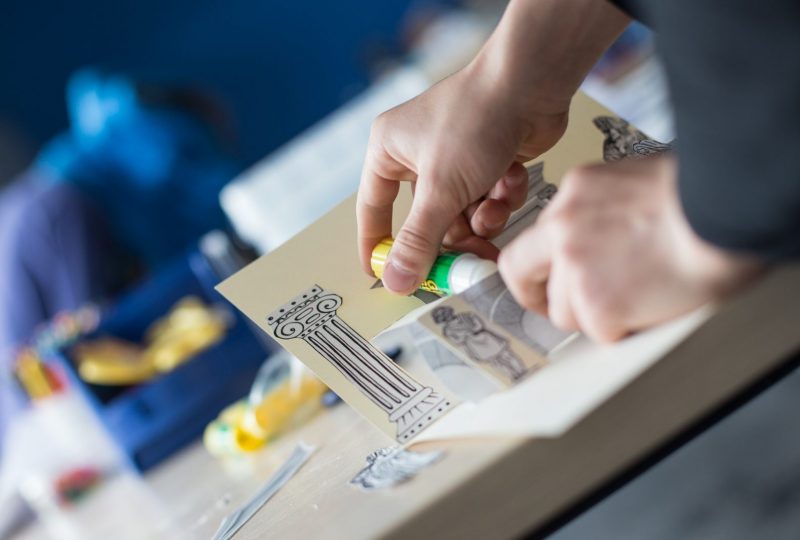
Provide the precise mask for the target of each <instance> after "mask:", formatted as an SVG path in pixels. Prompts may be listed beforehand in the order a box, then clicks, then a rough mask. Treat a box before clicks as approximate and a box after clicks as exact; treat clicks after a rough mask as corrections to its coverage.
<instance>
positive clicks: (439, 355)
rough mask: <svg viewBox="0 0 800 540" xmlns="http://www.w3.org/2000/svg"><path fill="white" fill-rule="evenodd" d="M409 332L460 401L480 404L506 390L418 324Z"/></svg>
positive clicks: (440, 378)
mask: <svg viewBox="0 0 800 540" xmlns="http://www.w3.org/2000/svg"><path fill="white" fill-rule="evenodd" d="M407 328H408V332H409V334H410V336H411V339H412V340H413V341H414V345H416V346H417V349H418V350H419V352H420V353H421V356H422V358H424V359H425V363H426V364H428V367H429V368H430V369H431V371H433V373H434V374H436V377H438V379H439V381H441V383H442V384H443V385H444V386H446V387H447V388H448V389H449V390H450V391H451V392H452V393H454V394H455V395H457V396H458V397H459V399H461V400H463V401H473V402H478V401H481V400H482V399H484V398H486V397H487V396H490V395H492V394H493V393H495V392H496V391H498V390H500V389H501V388H502V386H500V385H499V384H498V383H497V381H496V379H495V378H494V377H491V376H489V375H487V374H486V373H484V372H483V370H481V369H478V368H476V367H475V366H474V365H472V364H468V363H466V362H464V361H463V360H462V359H461V357H460V356H458V355H457V354H456V353H455V352H454V351H453V350H452V349H451V348H450V347H448V346H447V345H445V344H444V342H443V341H442V340H441V338H439V337H438V335H437V334H434V333H432V332H431V331H430V330H429V329H428V328H426V327H425V326H422V325H420V324H418V323H416V322H415V323H414V324H410V325H409V326H408V327H407Z"/></svg>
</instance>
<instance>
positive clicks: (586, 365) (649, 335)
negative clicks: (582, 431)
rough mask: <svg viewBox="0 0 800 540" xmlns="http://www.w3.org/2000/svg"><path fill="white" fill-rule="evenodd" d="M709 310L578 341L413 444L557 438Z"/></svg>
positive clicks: (463, 408) (683, 335) (461, 409)
mask: <svg viewBox="0 0 800 540" xmlns="http://www.w3.org/2000/svg"><path fill="white" fill-rule="evenodd" d="M712 313H713V309H712V308H711V307H705V308H702V309H699V310H697V311H695V312H693V313H691V314H689V315H687V316H685V317H682V318H680V319H677V320H675V321H672V322H669V323H667V324H663V325H661V326H659V327H656V328H653V329H651V330H648V331H646V332H642V333H640V334H637V335H635V336H632V337H629V338H627V339H625V340H623V341H621V342H619V343H615V344H612V345H598V344H596V343H593V342H591V341H589V340H588V339H587V338H585V337H583V336H580V337H578V338H577V339H575V340H573V341H570V342H568V343H567V344H566V345H565V346H564V347H563V348H562V349H560V350H557V351H555V352H553V353H552V354H551V355H550V360H551V364H549V365H548V366H547V367H546V368H544V369H542V370H540V371H538V372H537V373H536V374H535V375H534V376H532V377H529V378H528V379H526V380H524V381H523V382H522V383H520V384H518V385H517V386H515V387H513V388H511V389H508V390H506V391H504V392H497V393H494V394H492V395H490V396H489V397H487V398H486V399H484V400H482V401H481V402H480V403H469V402H465V403H462V404H460V405H459V406H458V407H456V408H455V409H454V410H452V411H451V412H450V413H449V414H448V415H447V416H445V417H444V418H442V419H441V420H440V421H439V422H437V423H436V424H435V425H433V426H431V428H430V429H428V430H426V431H425V432H424V433H422V435H420V436H419V437H418V438H417V439H415V440H414V442H415V443H416V442H422V441H431V440H439V439H453V438H470V437H496V436H506V437H508V436H512V437H520V436H526V437H535V436H538V437H557V436H559V435H561V434H563V433H564V432H566V431H567V430H568V429H569V428H570V427H572V426H573V425H575V424H576V423H577V422H578V421H580V420H581V419H582V418H583V417H585V416H586V415H587V414H589V413H590V412H591V411H592V410H594V409H595V408H596V407H597V406H598V405H600V404H601V403H603V402H604V401H605V400H606V399H608V398H609V397H611V396H612V395H614V394H615V393H616V392H617V391H619V390H620V389H622V388H623V387H624V386H625V385H626V384H628V383H629V382H631V381H632V380H633V379H634V378H636V377H637V376H638V375H640V374H641V373H643V372H644V371H645V370H646V369H647V368H649V367H650V366H652V365H653V364H655V363H656V362H657V361H658V360H660V359H661V358H662V357H663V356H664V355H665V354H666V353H667V352H669V351H670V350H671V349H672V348H673V347H675V346H676V345H677V344H679V343H680V342H681V341H683V340H684V339H685V338H686V337H687V336H688V335H689V334H691V333H692V332H693V331H694V330H695V329H697V328H698V327H699V326H700V325H701V324H702V323H703V322H705V321H706V319H708V317H709V316H710V315H711V314H712Z"/></svg>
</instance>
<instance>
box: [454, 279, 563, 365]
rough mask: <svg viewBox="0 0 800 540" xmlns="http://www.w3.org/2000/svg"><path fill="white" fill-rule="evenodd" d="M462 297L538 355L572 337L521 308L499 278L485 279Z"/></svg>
mask: <svg viewBox="0 0 800 540" xmlns="http://www.w3.org/2000/svg"><path fill="white" fill-rule="evenodd" d="M461 296H462V298H463V299H464V300H466V302H467V303H468V304H470V305H471V306H472V307H474V308H475V310H476V311H477V312H478V313H480V314H481V315H483V316H484V317H486V318H487V319H488V320H490V321H491V322H493V323H495V324H497V325H498V326H499V327H501V328H503V329H504V330H505V331H506V332H508V333H509V334H511V335H512V336H514V337H515V338H517V339H518V340H520V341H522V342H523V343H525V344H526V345H528V346H529V347H531V348H532V349H533V350H535V351H536V352H538V353H540V354H543V355H547V354H549V353H550V351H552V350H553V349H554V348H555V347H556V346H558V345H560V344H561V343H563V342H564V340H566V339H567V338H568V337H570V336H571V335H572V332H565V331H563V330H560V329H558V328H556V327H555V326H553V325H552V323H550V321H549V320H547V318H546V317H542V316H541V315H539V314H538V313H535V312H533V311H527V310H525V309H524V308H523V307H522V306H520V305H519V304H518V303H517V301H516V300H514V297H513V296H512V295H511V292H510V291H509V290H508V287H506V284H505V283H504V282H503V278H501V277H500V274H495V275H494V276H491V277H488V278H486V279H484V280H483V281H481V282H480V283H478V284H477V285H475V286H474V287H470V288H469V289H468V290H466V291H465V292H464V293H462V295H461Z"/></svg>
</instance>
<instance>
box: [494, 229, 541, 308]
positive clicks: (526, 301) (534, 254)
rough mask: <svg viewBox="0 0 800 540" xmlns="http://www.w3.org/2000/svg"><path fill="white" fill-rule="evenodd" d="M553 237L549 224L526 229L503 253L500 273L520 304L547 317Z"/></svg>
mask: <svg viewBox="0 0 800 540" xmlns="http://www.w3.org/2000/svg"><path fill="white" fill-rule="evenodd" d="M551 259H552V239H551V238H550V231H549V230H548V227H547V224H546V223H542V224H539V225H536V226H534V227H531V228H529V229H527V230H525V231H524V232H523V233H522V234H520V235H519V237H517V239H516V240H514V241H513V242H512V243H511V244H509V245H508V246H507V247H506V248H505V249H504V250H503V251H502V252H501V253H500V257H499V259H498V261H497V265H498V268H499V270H500V275H501V276H502V277H503V280H504V281H505V283H506V286H507V287H508V289H509V290H510V291H511V294H512V295H513V296H514V298H515V299H516V300H517V302H519V304H520V305H521V306H522V307H524V308H526V309H530V310H533V311H536V312H537V313H539V314H541V315H544V316H547V313H548V297H547V283H548V279H549V277H550V269H551Z"/></svg>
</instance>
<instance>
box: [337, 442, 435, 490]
mask: <svg viewBox="0 0 800 540" xmlns="http://www.w3.org/2000/svg"><path fill="white" fill-rule="evenodd" d="M443 456H444V452H442V451H438V452H409V451H408V450H403V449H402V448H399V447H396V446H395V447H389V448H379V449H378V450H375V451H374V452H372V453H371V454H370V455H368V456H367V466H366V467H364V468H363V469H362V470H361V471H360V472H359V473H358V474H357V475H356V476H355V477H354V478H353V479H352V480H350V483H351V484H352V485H354V486H359V487H361V488H363V489H366V490H373V489H381V488H387V487H392V486H396V485H397V484H400V483H402V482H407V481H408V480H410V479H411V478H413V477H414V476H416V474H417V473H418V472H419V471H420V470H422V469H424V468H425V467H429V466H431V465H433V464H434V463H436V462H437V461H439V460H440V459H442V457H443Z"/></svg>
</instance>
